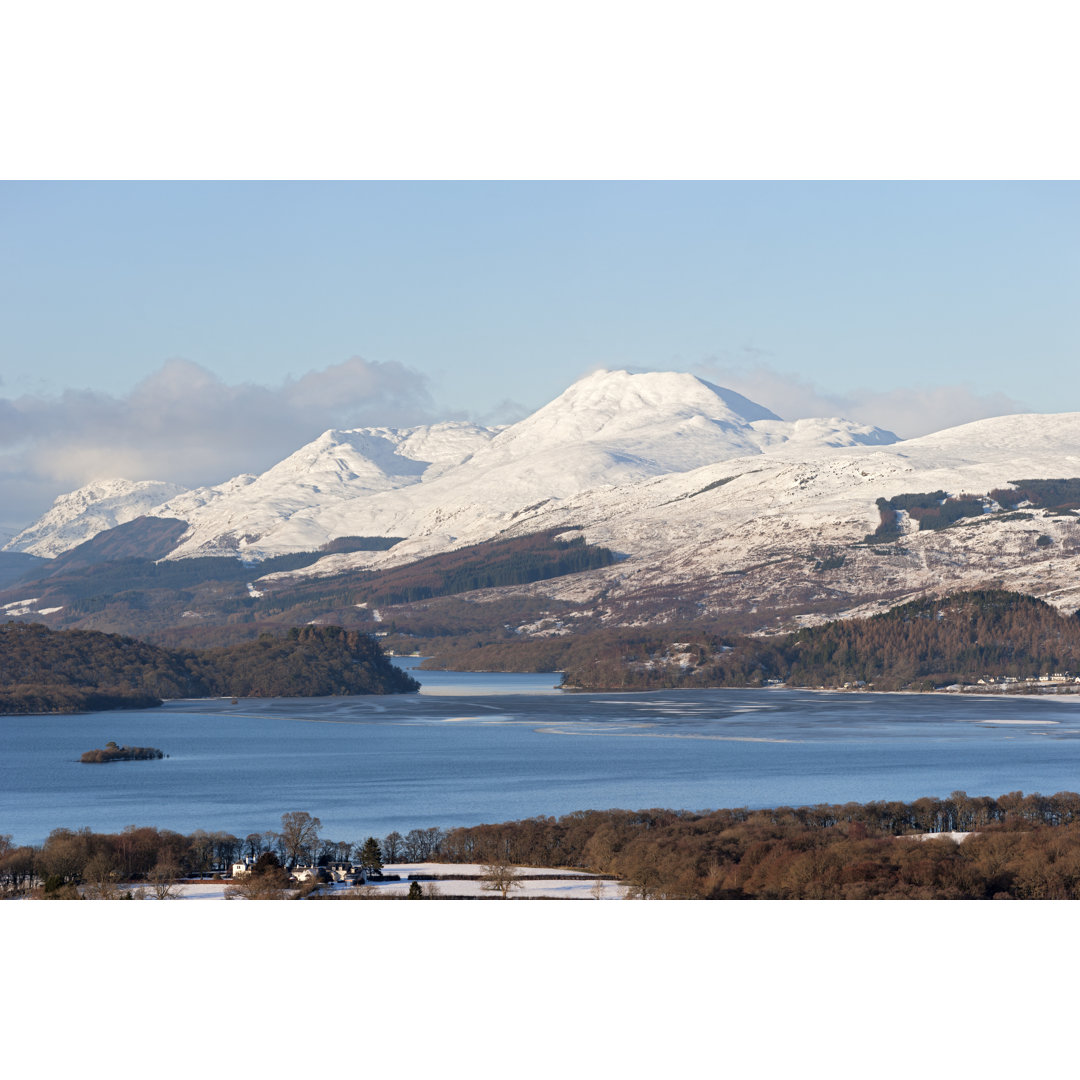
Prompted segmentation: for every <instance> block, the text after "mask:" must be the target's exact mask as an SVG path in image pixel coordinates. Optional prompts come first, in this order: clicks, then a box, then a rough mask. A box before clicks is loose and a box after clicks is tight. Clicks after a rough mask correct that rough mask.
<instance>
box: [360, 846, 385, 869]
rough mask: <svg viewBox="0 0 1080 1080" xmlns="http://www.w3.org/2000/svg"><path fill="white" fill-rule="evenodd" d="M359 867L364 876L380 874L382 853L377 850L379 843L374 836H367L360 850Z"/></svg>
mask: <svg viewBox="0 0 1080 1080" xmlns="http://www.w3.org/2000/svg"><path fill="white" fill-rule="evenodd" d="M360 865H361V867H363V870H364V874H365V875H368V876H370V875H372V874H381V873H382V868H383V861H382V852H381V851H380V850H379V841H378V840H376V839H375V837H374V836H369V837H368V838H367V839H366V840H365V841H364V846H363V847H362V848H361V849H360Z"/></svg>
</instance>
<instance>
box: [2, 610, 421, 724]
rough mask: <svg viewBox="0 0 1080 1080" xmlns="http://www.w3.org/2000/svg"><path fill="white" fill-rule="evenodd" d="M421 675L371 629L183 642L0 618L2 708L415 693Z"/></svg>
mask: <svg viewBox="0 0 1080 1080" xmlns="http://www.w3.org/2000/svg"><path fill="white" fill-rule="evenodd" d="M417 689H419V683H417V682H416V680H414V679H413V678H411V677H410V676H409V675H407V674H406V673H405V672H403V671H401V670H400V669H399V668H397V667H395V666H394V665H393V664H392V663H390V661H389V660H388V659H387V658H386V657H385V656H384V655H383V652H382V650H381V649H380V648H379V646H378V643H377V642H376V641H375V640H374V638H372V637H371V636H370V635H368V634H364V633H361V632H359V631H346V630H342V629H341V628H340V627H337V626H305V627H303V628H300V629H295V628H294V629H292V630H290V631H289V632H288V633H287V634H286V635H285V636H284V637H274V636H272V635H269V634H265V635H262V636H261V637H260V638H259V639H258V640H256V641H251V642H245V643H243V644H240V645H233V646H229V647H225V648H219V649H208V650H204V651H201V652H181V651H174V650H170V649H164V648H160V647H159V646H156V645H149V644H147V643H146V642H142V641H137V640H136V639H134V638H129V637H121V636H119V635H116V634H102V633H98V632H97V631H94V630H49V629H48V628H46V627H44V626H41V625H38V624H35V623H15V622H9V623H7V624H5V625H0V713H43V712H82V711H87V710H92V709H112V708H148V707H152V706H154V705H160V704H161V700H162V699H163V698H176V697H222V696H233V697H256V696H263V697H267V696H269V697H307V696H321V695H328V694H391V693H409V692H412V691H414V690H417Z"/></svg>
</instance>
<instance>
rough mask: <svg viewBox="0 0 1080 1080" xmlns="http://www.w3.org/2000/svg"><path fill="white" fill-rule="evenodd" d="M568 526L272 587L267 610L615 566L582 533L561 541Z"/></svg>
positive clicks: (386, 599) (441, 592)
mask: <svg viewBox="0 0 1080 1080" xmlns="http://www.w3.org/2000/svg"><path fill="white" fill-rule="evenodd" d="M564 532H566V529H565V528H563V529H547V530H545V531H543V532H537V533H530V534H528V535H526V536H518V537H514V538H512V539H508V540H488V541H485V542H484V543H480V544H470V545H469V546H467V547H462V548H458V549H456V550H455V551H447V552H443V553H442V554H439V555H431V556H428V557H427V558H424V559H418V560H417V561H416V562H413V563H409V564H408V565H406V566H395V567H390V568H388V569H385V570H360V571H355V572H352V573H349V574H345V575H339V576H338V577H336V578H334V579H333V580H332V581H321V580H314V581H309V582H303V583H299V584H297V583H290V584H287V585H285V586H284V587H283V588H278V587H275V586H270V585H268V597H267V600H266V602H265V603H264V605H263V606H264V607H265V608H266V610H267V611H268V612H269V611H272V610H273V609H275V608H281V609H288V608H289V607H290V606H293V605H296V606H297V607H300V606H301V605H304V604H306V603H311V602H312V600H316V599H317V600H318V601H320V602H321V603H323V604H324V605H325V604H326V603H327V602H329V603H330V604H357V603H362V604H367V605H369V606H372V607H379V606H388V605H392V604H406V603H413V602H415V601H418V600H431V599H434V598H436V597H443V596H454V595H457V594H459V593H463V592H471V591H472V590H474V589H493V588H498V587H501V586H506V585H525V584H529V583H530V582H533V581H544V580H547V579H549V578H554V577H562V576H564V575H566V574H575V573H578V572H579V571H582V570H593V569H596V568H597V567H602V566H610V565H611V564H612V563H613V562H615V560H616V556H615V554H614V552H612V551H610V550H609V549H608V548H605V547H597V546H594V545H590V544H586V543H585V541H584V539H583V538H582V537H580V536H577V537H573V538H572V539H570V540H561V539H557V537H558V536H559V534H561V533H564Z"/></svg>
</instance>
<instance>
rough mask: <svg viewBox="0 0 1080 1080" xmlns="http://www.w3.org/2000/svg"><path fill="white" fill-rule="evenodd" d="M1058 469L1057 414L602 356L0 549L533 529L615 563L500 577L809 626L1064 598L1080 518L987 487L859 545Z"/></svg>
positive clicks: (1074, 472)
mask: <svg viewBox="0 0 1080 1080" xmlns="http://www.w3.org/2000/svg"><path fill="white" fill-rule="evenodd" d="M1076 476H1080V414H1076V413H1068V414H1060V415H1055V416H1046V415H1019V416H1006V417H998V418H995V419H989V420H980V421H976V422H974V423H971V424H965V425H962V426H960V427H956V428H951V429H948V430H945V431H941V432H937V433H935V434H933V435H927V436H923V437H921V438H918V439H909V440H906V441H898V440H897V439H896V437H895V436H894V435H892V433H890V432H886V431H882V430H881V429H878V428H873V427H869V426H866V425H860V424H856V423H852V422H850V421H847V420H843V419H837V418H833V419H821V418H810V419H800V420H795V421H784V420H781V419H779V418H778V417H776V416H775V415H774V414H773V413H771V412H769V410H767V409H765V408H763V407H762V406H760V405H757V404H755V403H754V402H751V401H748V400H747V399H746V398H743V397H741V396H739V395H737V394H734V393H732V392H730V391H728V390H724V389H722V388H720V387H716V386H713V385H712V384H710V383H707V382H705V381H704V380H701V379H698V378H696V377H694V376H692V375H685V374H677V373H671V372H663V373H646V374H629V373H627V372H624V371H615V372H607V371H602V372H596V373H594V374H592V375H590V376H588V377H587V378H585V379H582V380H580V381H579V382H577V383H575V384H574V385H573V386H571V387H570V388H569V389H568V390H566V391H565V392H564V393H563V394H561V395H560V396H559V397H558V398H556V399H555V400H554V401H552V402H551V403H549V404H548V405H546V406H544V407H543V408H542V409H540V410H538V411H537V412H535V413H534V414H532V415H531V416H529V417H527V418H526V419H524V420H522V421H520V422H519V423H517V424H514V425H511V426H509V427H507V428H505V429H502V430H498V431H493V430H488V429H484V428H479V427H475V426H473V425H468V424H460V423H459V424H437V425H433V426H430V427H423V428H412V429H388V428H361V429H355V430H351V431H328V432H326V433H324V434H323V435H322V436H320V437H319V438H318V439H316V440H315V441H314V442H312V443H310V444H308V445H307V446H305V447H302V448H301V449H300V450H298V451H296V453H294V454H292V455H290V456H289V457H288V458H286V459H285V460H284V461H282V462H280V463H279V464H278V465H275V466H274V467H273V468H272V469H270V470H268V471H267V472H265V473H263V474H261V475H259V476H247V475H245V476H239V477H236V478H234V479H233V480H230V481H228V482H227V483H225V484H221V485H218V486H215V487H211V488H201V489H198V490H195V491H182V490H172V491H169V492H167V493H164V494H166V496H167V497H164V498H161V497H160V496H159V501H158V502H157V504H156V505H151V506H148V505H147V503H148V500H152V499H153V498H154V492H155V490H159V489H160V488H161V487H162V486H161V485H159V486H158V489H155V488H154V486H153V485H149V484H125V482H113V483H111V484H101V485H90V486H88V488H85V489H80V491H79V492H74V493H72V494H71V495H68V496H64V497H62V498H61V499H58V500H57V504H56V506H55V507H54V508H53V510H52V511H50V514H49V515H46V516H45V517H44V518H42V520H41V521H40V522H38V523H36V524H35V525H34V526H32V527H31V528H30V529H28V530H25V531H24V532H23V533H21V534H20V535H19V536H18V537H16V538H15V540H13V541H12V542H11V543H10V544H9V545H8V548H9V550H16V551H28V552H31V553H35V554H42V553H47V554H50V555H54V554H57V553H58V552H60V551H63V550H65V549H66V548H67V547H71V546H74V545H75V544H76V543H78V542H80V541H81V540H84V539H87V538H88V537H89V536H90V535H93V531H94V530H99V531H100V530H101V529H104V528H109V527H112V525H114V524H118V523H120V522H121V521H126V520H130V519H131V518H133V517H136V516H138V515H139V514H150V515H151V516H157V517H167V518H180V519H182V520H183V521H186V522H187V523H188V529H187V531H186V532H185V533H184V535H183V536H182V537H181V541H180V544H179V546H178V547H177V548H176V549H175V550H174V551H172V552H171V553H170V555H169V556H168V557H169V558H185V557H189V556H195V555H208V554H217V555H225V554H231V555H240V556H242V557H244V558H245V559H253V560H259V559H262V558H264V557H267V556H270V555H274V554H279V553H286V552H294V551H314V550H317V549H318V548H319V547H321V546H322V545H323V544H325V543H326V542H327V541H328V540H331V539H333V538H336V537H342V536H357V535H359V536H393V537H404V538H405V539H404V540H403V541H402V542H400V543H398V544H396V545H395V546H394V547H392V548H391V549H390V550H387V551H378V552H373V551H358V552H350V553H338V554H332V555H328V556H325V557H324V558H322V559H320V560H318V561H317V562H315V563H313V564H312V565H310V566H308V567H305V568H304V569H302V570H297V571H293V572H292V573H293V574H294V575H296V576H299V577H319V576H327V575H333V574H336V573H339V572H341V571H343V570H348V569H355V568H360V567H371V568H380V567H389V566H394V565H400V564H402V563H407V562H410V561H412V560H415V559H417V558H421V557H423V556H426V555H432V554H436V553H439V552H442V551H446V550H449V549H453V548H457V547H461V546H463V545H467V544H474V543H479V542H482V541H485V540H488V539H491V538H493V537H500V538H507V537H513V536H516V535H520V534H525V533H532V532H537V531H539V530H547V529H552V530H556V531H560V530H561V531H566V532H570V531H574V532H575V533H578V534H580V535H583V536H584V538H585V539H586V540H587V541H588V542H589V543H594V544H602V545H605V546H607V547H609V548H612V549H613V550H615V551H616V552H618V553H619V554H620V555H622V556H625V558H622V559H620V560H619V561H618V562H617V563H616V564H614V565H611V566H607V567H604V568H602V569H597V570H591V571H585V572H581V573H578V574H573V575H570V576H568V577H564V578H554V579H551V580H548V581H542V582H537V583H534V584H532V585H526V586H515V587H513V588H514V589H516V590H518V591H525V592H528V593H531V594H532V595H534V596H536V597H538V598H540V599H541V600H542V599H543V598H544V597H550V598H552V599H557V600H568V601H573V602H574V603H576V604H578V605H580V606H581V610H582V612H583V613H586V614H589V613H591V616H592V617H596V616H599V617H601V618H608V617H610V618H612V619H617V620H619V621H622V622H627V621H630V622H632V621H634V619H635V618H643V619H655V618H657V617H658V616H657V612H658V611H659V612H663V611H664V610H665V605H669V606H670V610H671V612H672V613H678V614H679V615H680V617H685V616H686V614H687V611H690V612H691V613H692V614H706V615H709V614H721V613H724V612H740V613H747V612H750V613H753V612H759V611H760V612H761V613H762V619H763V625H773V624H774V623H775V619H774V620H773V622H772V623H770V617H771V616H769V613H770V612H773V613H780V614H783V613H786V615H785V616H784V617H787V616H790V615H793V614H794V615H797V616H799V617H801V618H804V619H807V620H813V619H815V618H819V617H824V615H825V614H829V615H832V614H835V613H838V612H842V613H849V614H850V613H856V614H857V613H861V612H866V611H867V610H870V609H871V608H872V607H873V605H876V604H877V603H892V602H895V601H897V600H899V599H903V598H904V597H907V596H911V595H914V594H918V593H920V592H922V591H925V590H928V589H941V590H952V589H960V588H974V587H982V586H985V585H989V584H994V585H996V586H998V587H1004V588H1011V589H1016V590H1017V591H1021V592H1028V593H1032V594H1034V595H1037V596H1042V597H1044V598H1046V599H1047V600H1050V601H1051V602H1052V603H1055V604H1057V605H1058V606H1060V607H1063V608H1069V607H1070V606H1071V607H1073V608H1075V607H1078V606H1080V559H1078V558H1077V556H1080V518H1078V517H1077V516H1076V515H1073V514H1070V513H1068V512H1065V513H1055V512H1053V511H1049V510H1032V511H1025V512H1023V513H1009V514H1006V513H991V512H989V511H992V510H993V509H994V507H993V506H992V505H991V504H990V503H989V500H988V501H987V511H988V512H987V513H985V514H984V515H976V516H974V517H970V518H968V519H965V520H963V521H959V522H957V523H956V524H955V525H953V526H950V527H949V528H947V529H942V530H940V531H919V529H918V527H917V524H916V523H915V522H914V521H911V520H910V519H909V518H908V517H907V515H904V516H903V518H902V520H901V535H900V540H899V542H898V543H893V544H889V545H884V544H878V543H874V544H866V543H864V539H865V538H866V537H867V535H868V534H870V533H872V532H873V531H874V529H875V528H876V527H877V525H878V523H879V520H880V519H879V514H878V508H877V505H876V503H877V500H878V499H881V498H886V499H887V498H892V497H893V496H897V495H900V494H905V493H917V492H934V491H938V490H941V491H944V492H947V493H948V494H950V495H960V494H964V493H970V494H980V495H987V494H988V493H989V492H990V491H992V490H994V489H995V488H1000V487H1004V486H1006V485H1008V484H1009V482H1011V481H1015V480H1020V479H1036V478H1054V477H1076ZM164 487H166V488H167V487H169V485H164ZM253 576H254V574H253ZM275 576H276V577H279V576H280V575H275ZM263 580H264V581H270V580H271V579H270V578H264V579H263ZM635 612H640V614H635ZM673 617H674V616H673ZM776 617H777V618H779V617H780V615H777V616H776Z"/></svg>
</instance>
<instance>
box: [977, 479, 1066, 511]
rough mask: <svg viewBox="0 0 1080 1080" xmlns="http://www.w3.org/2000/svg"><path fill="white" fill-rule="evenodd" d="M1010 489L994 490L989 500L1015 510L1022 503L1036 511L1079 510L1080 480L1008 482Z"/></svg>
mask: <svg viewBox="0 0 1080 1080" xmlns="http://www.w3.org/2000/svg"><path fill="white" fill-rule="evenodd" d="M1009 483H1010V484H1012V485H1013V486H1012V488H995V489H994V490H993V491H991V492H990V498H991V499H993V500H994V501H995V502H997V503H999V504H1000V505H1001V506H1003V507H1007V508H1009V509H1012V510H1015V509H1016V508H1017V506H1019V505H1020V503H1022V502H1027V503H1030V504H1031V506H1032V508H1033V509H1036V510H1076V509H1080V478H1078V477H1072V478H1070V479H1068V480H1066V479H1058V480H1010V481H1009Z"/></svg>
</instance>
